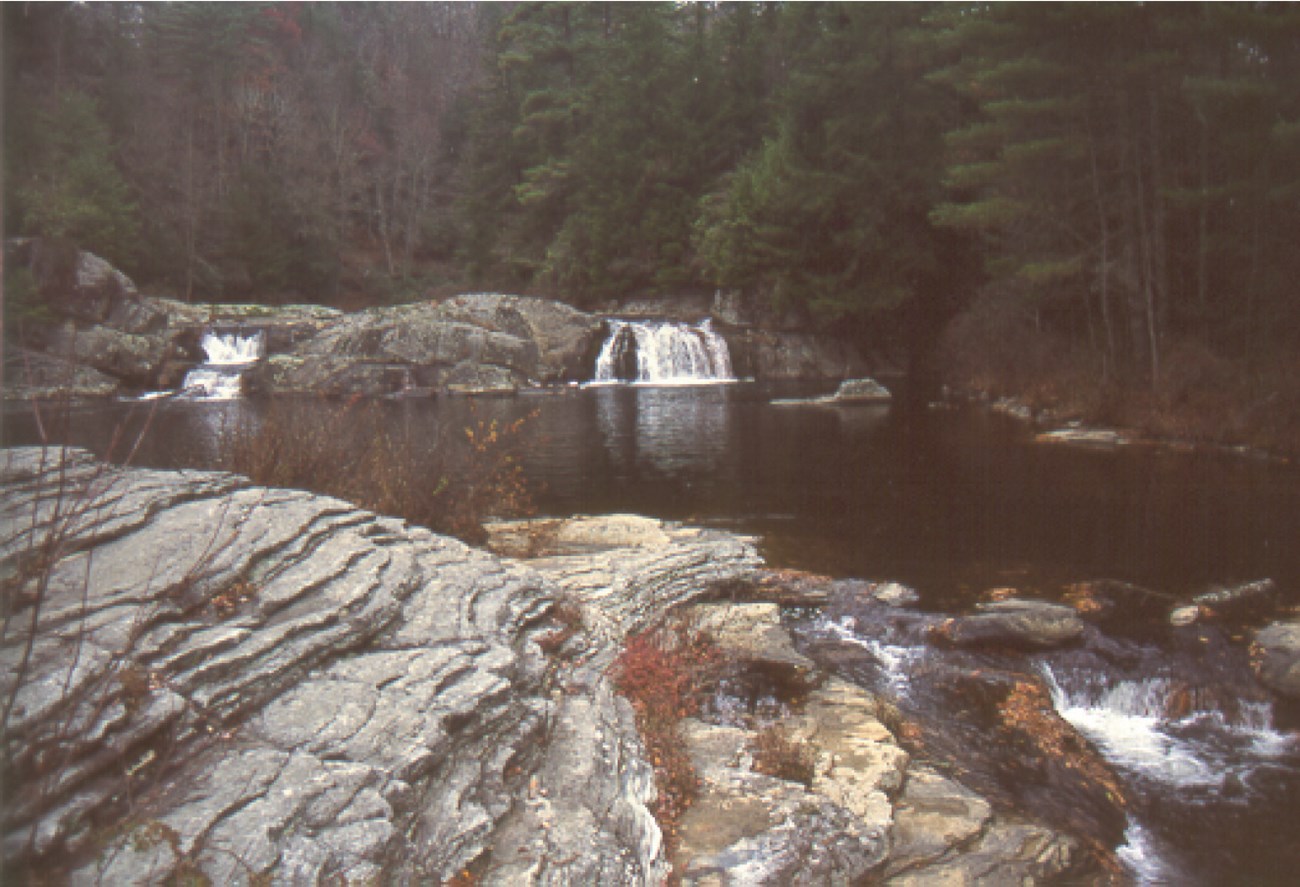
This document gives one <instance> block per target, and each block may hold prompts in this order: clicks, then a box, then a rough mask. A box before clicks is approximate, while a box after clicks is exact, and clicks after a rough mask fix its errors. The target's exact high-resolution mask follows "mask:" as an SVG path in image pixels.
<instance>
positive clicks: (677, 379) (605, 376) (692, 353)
mask: <svg viewBox="0 0 1300 887" xmlns="http://www.w3.org/2000/svg"><path fill="white" fill-rule="evenodd" d="M629 349H632V350H633V352H634V353H633V356H634V357H635V361H636V378H635V379H631V380H629V379H625V378H620V376H619V373H620V368H621V364H623V362H624V361H625V359H626V356H627V354H628V350H629ZM735 381H736V379H735V376H734V375H733V373H732V369H731V353H730V351H728V349H727V343H726V340H724V339H723V338H722V337H721V336H720V335H718V334H717V333H716V332H714V330H713V326H712V324H711V322H710V321H708V320H705V321H703V322H701V323H698V324H695V325H693V326H692V325H690V324H685V323H678V322H675V321H625V320H611V321H610V322H609V338H607V339H606V340H605V343H604V344H603V345H602V346H601V349H600V355H599V356H598V357H597V358H596V370H595V373H594V374H593V377H592V381H591V384H593V385H615V384H620V383H624V384H626V383H628V382H631V384H634V385H702V384H721V383H729V382H735Z"/></svg>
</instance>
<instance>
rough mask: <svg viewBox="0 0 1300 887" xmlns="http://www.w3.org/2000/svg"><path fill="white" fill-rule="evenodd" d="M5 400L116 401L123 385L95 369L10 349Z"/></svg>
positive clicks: (30, 351) (58, 358)
mask: <svg viewBox="0 0 1300 887" xmlns="http://www.w3.org/2000/svg"><path fill="white" fill-rule="evenodd" d="M4 382H5V384H4V387H3V389H0V393H3V396H4V399H5V400H24V401H30V400H39V401H47V400H54V399H57V398H60V397H75V398H99V397H112V396H113V395H114V394H116V393H117V391H118V389H119V387H120V383H119V381H118V380H117V379H114V378H112V377H111V376H107V375H105V374H104V373H101V372H100V371H99V370H96V369H94V368H92V367H87V366H81V365H79V364H77V363H75V362H73V361H70V360H67V359H65V358H62V357H58V356H55V355H51V354H45V353H44V352H41V351H33V350H31V349H29V348H19V347H9V348H6V349H5V354H4Z"/></svg>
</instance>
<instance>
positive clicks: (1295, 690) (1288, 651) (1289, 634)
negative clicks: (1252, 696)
mask: <svg viewBox="0 0 1300 887" xmlns="http://www.w3.org/2000/svg"><path fill="white" fill-rule="evenodd" d="M1251 651H1252V654H1253V655H1252V659H1253V662H1252V664H1253V666H1254V669H1255V674H1256V675H1257V676H1258V677H1259V679H1260V681H1261V682H1262V683H1263V684H1264V685H1265V686H1267V687H1269V688H1271V689H1273V690H1275V691H1276V692H1278V693H1281V694H1282V695H1283V696H1286V697H1288V698H1290V699H1300V620H1292V621H1290V622H1274V623H1273V624H1271V625H1269V626H1268V627H1267V628H1264V629H1262V630H1260V631H1259V633H1258V634H1256V635H1255V642H1254V644H1253V645H1252V647H1251Z"/></svg>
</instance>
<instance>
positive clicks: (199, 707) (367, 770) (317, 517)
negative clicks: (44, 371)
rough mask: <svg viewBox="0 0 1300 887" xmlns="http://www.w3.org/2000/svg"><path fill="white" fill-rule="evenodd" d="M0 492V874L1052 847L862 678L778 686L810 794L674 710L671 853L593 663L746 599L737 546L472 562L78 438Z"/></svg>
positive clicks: (918, 858) (778, 867)
mask: <svg viewBox="0 0 1300 887" xmlns="http://www.w3.org/2000/svg"><path fill="white" fill-rule="evenodd" d="M0 489H2V491H3V497H2V498H0V503H3V504H2V505H0V509H2V510H0V571H3V577H4V594H5V606H6V612H7V614H8V622H7V630H6V634H5V637H4V639H3V645H2V646H0V660H3V669H2V670H0V675H3V678H0V691H3V693H2V695H3V699H4V700H5V718H6V724H5V741H6V743H7V745H6V754H7V757H8V758H9V760H8V761H7V763H8V765H9V767H10V769H9V771H8V772H9V773H10V774H13V779H11V780H7V781H6V784H5V791H6V798H5V804H4V854H5V859H6V863H7V866H8V870H9V871H10V872H15V873H17V874H18V875H19V876H22V875H23V874H27V873H34V872H40V873H42V875H50V874H59V875H63V876H66V877H67V879H68V880H70V881H71V882H73V883H162V882H164V881H167V880H169V879H172V880H175V879H183V878H185V877H194V878H199V879H207V880H209V881H211V882H213V883H229V884H241V883H245V884H246V883H253V882H254V881H256V882H259V883H265V882H268V881H269V882H271V883H324V882H332V881H334V880H338V879H343V880H347V881H356V880H362V881H366V880H369V881H379V882H383V883H417V882H418V883H424V882H431V881H432V882H445V881H447V880H449V879H451V878H453V877H455V876H456V875H458V874H460V873H462V872H464V871H465V870H466V869H468V870H469V872H470V873H471V874H472V875H473V877H474V878H476V879H478V880H479V881H480V882H482V883H511V884H523V883H611V884H654V883H661V882H662V881H663V880H664V879H665V877H666V876H667V874H668V872H669V866H670V864H671V865H673V866H675V867H676V870H677V872H678V873H680V874H682V875H683V877H685V878H686V880H687V881H688V882H692V883H716V882H717V881H718V878H719V877H722V878H724V879H725V880H727V882H729V883H752V884H759V883H793V882H808V883H813V882H816V883H823V882H825V881H826V880H827V879H829V880H831V881H837V880H840V879H851V878H859V877H880V876H883V875H886V874H892V875H893V876H895V877H897V878H899V879H902V880H901V881H900V883H902V882H906V879H907V878H914V877H918V876H919V875H918V873H924V872H926V871H928V870H934V871H940V870H942V871H944V872H948V871H950V870H951V871H966V870H967V869H963V868H962V866H963V864H964V863H963V860H966V861H967V862H970V863H971V866H974V868H970V867H969V866H968V867H967V868H968V869H969V870H970V871H974V870H975V869H978V870H979V871H1004V872H1006V873H1009V875H1010V874H1014V875H1015V876H1016V877H1017V878H1023V877H1030V878H1031V879H1032V878H1033V877H1037V876H1038V875H1040V874H1041V875H1043V876H1049V875H1051V874H1052V873H1057V872H1061V871H1064V870H1066V869H1067V868H1068V867H1069V864H1070V856H1071V853H1073V847H1074V845H1073V844H1072V843H1071V842H1070V841H1069V840H1068V839H1066V838H1063V837H1062V836H1060V835H1057V834H1055V833H1052V832H1050V831H1048V830H1044V829H1041V828H1038V827H1033V828H1030V827H1028V826H1025V825H1023V824H1020V825H1017V824H1015V823H1014V822H1012V821H1009V820H1005V819H1002V818H1000V817H998V816H994V815H993V814H991V813H990V811H989V808H988V805H987V804H985V803H983V802H982V801H981V800H980V799H979V798H978V797H975V796H974V795H972V794H971V793H970V792H969V791H968V790H966V789H963V788H962V787H960V786H958V785H956V784H955V783H952V782H951V781H949V780H946V779H944V778H942V777H939V776H938V775H937V774H934V773H933V772H931V771H930V770H928V769H925V768H920V769H917V767H916V766H913V765H911V764H910V763H909V756H908V755H907V753H906V752H904V751H903V750H902V749H901V747H900V746H899V745H898V743H897V742H896V741H895V739H894V737H893V735H892V734H891V732H890V729H889V728H887V727H886V726H885V724H884V723H883V722H882V721H881V719H880V715H879V712H878V704H877V702H876V700H874V699H873V697H872V696H871V694H870V693H868V692H867V691H865V690H862V689H861V688H858V687H856V686H853V685H851V684H848V683H845V682H843V681H835V680H825V676H824V675H823V676H821V677H820V678H819V677H817V676H815V675H809V674H806V673H805V674H804V675H803V677H804V678H805V679H806V681H807V685H808V686H809V687H810V688H811V689H810V692H809V694H808V696H807V699H806V700H805V701H804V704H803V706H802V708H801V709H800V711H799V713H798V715H797V717H796V718H795V719H794V720H792V721H791V725H792V729H794V730H796V731H798V732H800V734H801V735H803V736H805V737H806V738H808V739H809V740H810V741H811V742H813V743H815V744H816V745H817V747H818V749H819V755H818V757H817V759H816V765H815V768H814V773H813V776H812V777H811V779H810V781H809V782H808V783H806V784H801V783H799V782H792V781H790V780H787V779H783V778H778V777H774V776H765V775H763V774H761V773H757V772H755V769H754V767H753V766H752V762H751V761H750V760H749V759H748V758H747V755H749V754H750V752H749V751H748V749H750V748H751V742H752V730H749V729H747V728H745V727H743V726H737V727H726V726H723V725H718V724H708V723H704V722H703V721H697V722H691V723H689V724H688V728H687V732H686V741H687V743H688V745H689V750H690V754H691V755H692V756H693V757H694V758H695V759H696V764H697V769H698V770H699V772H700V773H701V775H702V777H703V778H704V780H705V787H704V789H703V795H702V797H701V800H700V801H699V802H698V806H697V808H696V809H695V811H694V812H693V813H692V814H691V815H692V816H694V817H696V819H695V820H693V824H692V822H688V823H687V824H685V826H684V829H685V836H684V838H683V842H682V846H683V847H684V848H685V852H686V855H684V856H683V855H679V856H678V857H677V858H675V859H673V860H670V859H669V858H668V857H667V855H666V853H665V849H664V847H665V845H664V840H663V835H662V834H661V833H660V830H659V826H658V824H657V823H656V822H655V820H654V819H653V817H652V816H651V815H650V812H649V806H648V805H649V802H650V801H651V800H652V799H653V798H654V795H655V787H654V777H653V768H652V767H651V765H650V762H648V761H647V760H646V755H645V752H644V750H643V747H642V745H641V741H640V739H639V737H638V734H637V729H636V724H635V719H634V717H633V712H632V708H631V706H630V705H629V704H628V702H627V701H626V700H624V699H622V698H621V697H619V696H618V695H617V694H616V693H615V692H614V689H613V683H612V680H611V678H610V671H611V668H610V666H611V663H612V662H613V659H614V657H615V655H616V653H617V650H618V648H619V643H620V641H621V640H622V639H623V638H624V637H626V636H627V635H628V634H629V633H631V632H634V631H638V630H641V629H643V628H646V627H649V626H652V625H655V624H657V623H659V622H660V621H661V620H662V619H663V618H664V616H665V614H666V613H667V612H668V611H669V610H671V609H674V608H679V607H681V606H683V605H686V604H689V603H690V602H691V601H693V600H694V599H696V598H699V597H701V596H715V597H716V596H717V595H719V594H722V593H723V590H725V589H728V588H735V587H739V586H740V585H744V584H749V585H750V586H751V587H753V586H754V585H755V584H756V583H755V580H756V570H757V569H758V568H759V566H760V561H759V558H758V556H757V554H756V552H755V549H754V546H753V544H752V542H751V541H749V540H747V539H744V538H741V537H737V536H734V535H731V534H727V533H722V532H717V531H710V530H701V529H694V528H689V527H683V526H679V525H674V524H667V523H663V522H660V521H655V520H650V519H647V518H639V517H634V516H614V517H606V518H578V519H571V520H563V521H559V520H557V521H542V522H528V523H520V524H507V525H499V526H497V527H495V528H494V530H495V532H494V533H493V537H494V540H495V543H494V544H496V545H497V546H498V547H499V548H501V549H502V550H503V551H506V552H508V553H509V554H510V555H513V556H509V557H499V556H494V555H492V554H489V553H486V552H483V551H478V550H474V549H471V548H468V547H467V546H465V545H463V544H461V543H459V542H457V541H454V540H451V539H446V538H442V537H439V536H436V535H434V534H432V533H430V532H428V531H427V530H423V529H421V528H418V527H413V526H410V525H407V524H405V523H403V522H401V521H398V520H394V519H390V518H384V517H380V516H377V515H374V514H371V513H368V512H365V511H362V510H359V509H357V508H355V507H353V506H351V505H349V504H348V503H345V502H342V501H339V500H335V499H330V498H327V497H322V496H316V495H312V494H308V493H304V492H298V491H286V490H271V489H264V488H259V487H255V486H252V485H251V484H249V483H248V482H247V481H246V480H245V479H243V478H241V477H238V476H236V475H231V474H226V473H220V472H200V471H184V472H180V471H149V470H138V469H121V468H115V467H111V466H106V465H104V464H101V463H98V462H96V461H94V460H93V459H92V458H91V457H90V456H89V455H87V454H85V453H83V452H80V451H75V450H73V451H64V452H56V451H42V450H38V449H18V450H9V451H4V452H3V454H2V455H0ZM757 584H758V585H761V583H757ZM557 602H563V604H564V605H563V606H558V605H557ZM735 606H738V607H740V608H741V609H740V610H738V611H737V610H733V611H731V612H727V607H735ZM696 615H697V617H698V618H699V619H700V620H701V624H704V623H705V622H707V621H708V620H710V619H711V620H714V621H715V622H718V626H717V628H718V633H719V635H720V637H722V638H723V639H724V640H726V642H727V643H730V644H733V649H735V650H742V649H745V647H744V644H743V643H742V642H743V640H744V638H743V637H742V635H748V634H752V635H755V636H757V635H761V636H762V637H763V638H764V639H765V640H764V643H762V644H761V645H758V646H757V647H753V646H751V647H750V648H749V649H750V650H751V652H750V653H748V654H744V655H746V656H749V657H754V656H758V657H765V658H766V660H767V661H768V663H769V664H771V665H775V666H780V667H784V668H790V669H794V670H796V671H799V670H802V671H803V672H807V671H809V670H810V669H811V668H812V665H811V663H810V662H809V661H808V660H806V659H804V658H803V657H801V656H800V655H799V654H798V653H797V652H796V651H795V650H794V649H793V648H792V647H791V646H790V644H789V639H788V638H785V639H784V640H783V639H782V637H781V636H780V634H781V631H782V629H781V627H780V616H779V612H778V611H776V610H775V608H773V607H772V606H771V605H769V604H761V603H760V604H740V605H726V606H725V607H723V606H722V605H718V604H708V605H705V606H704V608H703V609H702V610H700V611H699V612H698V613H697V614H696ZM733 617H734V618H733ZM745 626H747V627H745ZM733 629H734V630H733ZM729 631H730V636H729V635H728V632H729ZM728 638H729V639H728ZM737 655H738V656H739V655H740V654H737ZM958 802H960V803H958ZM959 808H960V809H959ZM1016 829H1020V831H1016ZM1022 833H1023V834H1022ZM1017 836H1019V837H1017ZM971 847H975V848H978V850H979V853H980V854H983V855H982V856H979V857H978V858H975V857H971V858H970V859H967V856H966V853H967V851H968V850H969V849H970V848H971ZM999 848H1001V849H999ZM1007 848H1012V849H1010V850H1007ZM1002 850H1006V851H1007V852H1005V853H1003V852H1002ZM999 854H1001V855H999ZM936 866H938V867H940V868H938V869H936V868H935V867H936ZM999 866H1001V867H1002V868H999Z"/></svg>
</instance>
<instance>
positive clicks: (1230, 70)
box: [3, 3, 1300, 438]
mask: <svg viewBox="0 0 1300 887" xmlns="http://www.w3.org/2000/svg"><path fill="white" fill-rule="evenodd" d="M3 17H4V19H3V24H4V78H5V79H4V108H5V133H4V198H5V200H4V224H5V234H6V236H8V237H14V236H42V237H46V238H52V239H55V240H56V241H67V242H74V243H76V244H77V245H78V246H80V247H81V248H83V249H86V250H89V251H92V252H95V253H97V254H100V255H102V256H104V257H106V258H108V259H109V260H110V261H112V262H114V263H115V264H117V265H118V266H120V267H121V268H122V269H123V270H125V271H126V272H127V273H129V274H130V275H132V276H133V277H134V278H135V279H136V280H137V281H138V282H140V283H141V285H142V286H143V287H144V288H145V289H147V290H151V291H155V292H163V293H167V294H171V295H175V296H177V297H179V298H183V299H188V300H193V301H206V300H225V301H255V302H256V301H264V302H272V303H274V302H285V301H295V302H302V301H306V302H319V303H323V304H331V305H338V306H342V307H347V308H357V307H365V306H368V305H377V304H389V303H392V302H399V301H407V300H412V299H416V298H427V297H429V296H431V295H433V296H437V295H442V294H447V293H450V292H454V291H465V290H469V289H494V290H504V291H517V292H519V291H522V292H529V293H533V294H538V295H548V296H552V297H555V298H559V299H562V300H565V301H568V302H571V303H573V304H576V305H579V306H582V307H595V306H599V305H604V304H608V303H609V302H611V301H613V300H618V299H622V298H627V297H632V296H646V295H656V294H661V295H662V294H682V293H691V292H713V291H715V290H717V289H724V290H731V291H735V292H738V293H740V294H741V295H742V297H743V298H744V299H746V300H748V301H749V302H750V303H751V304H753V305H758V306H763V307H764V308H768V307H771V308H774V309H778V310H781V311H783V312H793V313H794V314H796V315H798V316H802V317H803V318H804V319H805V322H806V323H808V324H809V325H811V326H819V327H821V328H823V329H830V330H834V331H835V332H837V333H839V334H842V335H845V336H847V337H850V338H852V339H853V340H854V341H855V342H857V343H858V344H859V345H860V346H862V347H864V348H867V349H885V350H888V351H891V352H892V353H894V354H906V355H907V356H908V357H909V359H911V360H912V361H913V362H914V364H913V365H914V367H916V368H918V369H923V368H926V367H928V366H930V365H931V363H932V362H931V361H930V360H929V358H930V357H932V356H936V355H937V356H938V357H939V358H940V361H939V362H940V364H941V365H942V366H943V367H944V369H945V370H946V372H947V373H948V374H949V376H948V377H949V379H950V380H952V381H954V382H956V383H958V384H961V385H966V386H977V387H982V388H985V389H995V390H1002V391H1009V392H1014V393H1018V394H1021V395H1026V396H1030V397H1035V396H1037V397H1041V398H1043V399H1045V400H1049V401H1054V402H1065V403H1066V404H1067V405H1068V406H1071V407H1073V408H1077V409H1082V410H1085V411H1088V412H1090V413H1092V414H1094V415H1109V416H1110V417H1112V418H1115V419H1124V418H1126V417H1129V416H1131V415H1138V414H1141V415H1143V416H1146V417H1148V418H1149V417H1151V416H1157V415H1159V416H1170V417H1172V416H1174V415H1179V416H1186V415H1192V414H1195V413H1198V412H1199V413H1201V414H1208V413H1213V412H1215V411H1216V410H1220V409H1223V408H1226V407H1225V406H1224V405H1225V404H1228V403H1232V404H1236V405H1239V406H1240V410H1239V412H1241V415H1236V414H1234V415H1233V416H1232V417H1230V418H1228V419H1225V420H1224V421H1230V422H1231V423H1236V424H1237V425H1240V428H1239V429H1238V430H1239V431H1240V432H1241V433H1242V434H1249V433H1254V432H1260V431H1261V429H1262V433H1263V434H1264V437H1266V438H1267V437H1269V436H1277V435H1281V434H1283V433H1284V432H1285V433H1288V434H1289V433H1291V431H1294V430H1295V429H1300V392H1298V391H1297V390H1296V386H1295V385H1294V384H1292V385H1291V387H1290V388H1285V387H1278V385H1279V384H1280V383H1281V380H1287V379H1291V378H1294V377H1296V376H1297V373H1296V370H1297V368H1298V367H1300V361H1298V360H1297V357H1296V355H1297V352H1298V351H1300V298H1297V295H1296V289H1295V287H1296V283H1295V281H1296V280H1297V279H1300V251H1298V250H1297V249H1296V248H1295V243H1296V236H1297V232H1300V11H1297V10H1296V8H1295V7H1293V6H1291V5H1289V4H1271V3H1263V4H1249V5H1246V4H1198V5H1192V6H1183V5H1164V4H1158V5H1138V4H1123V5H1101V4H1066V5H1056V4H1052V5H1038V4H1008V5H1000V4H835V3H713V4H710V3H687V4H639V3H638V4H602V3H544V4H521V3H514V4H510V3H507V4H495V3H493V4H474V3H464V4H461V3H421V4H375V5H369V4H347V3H341V4H313V3H307V4H280V3H249V4H218V3H176V4H173V3H160V4H152V3H151V4H132V3H117V4H84V5H83V4H67V3H50V4H15V3H10V4H5V5H4V7H3ZM15 288H17V289H21V284H20V282H15V281H14V280H12V279H9V280H7V281H6V289H7V290H9V291H11V292H13V291H15ZM1234 409H1236V407H1234ZM1261 411H1262V413H1261ZM1262 414H1266V416H1265V417H1264V418H1261V415H1262ZM1171 421H1172V419H1171ZM1179 421H1182V420H1179ZM1270 429H1271V430H1270ZM1287 429H1291V431H1288V430H1287ZM1175 430H1176V429H1175ZM1185 430H1189V431H1191V432H1193V433H1199V432H1201V431H1203V430H1204V429H1199V428H1196V427H1192V426H1189V427H1188V428H1187V429H1185Z"/></svg>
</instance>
